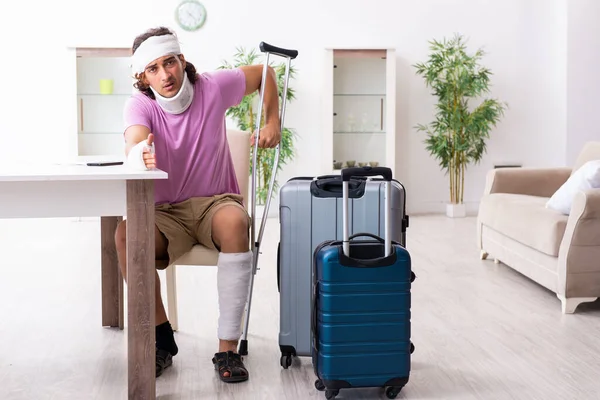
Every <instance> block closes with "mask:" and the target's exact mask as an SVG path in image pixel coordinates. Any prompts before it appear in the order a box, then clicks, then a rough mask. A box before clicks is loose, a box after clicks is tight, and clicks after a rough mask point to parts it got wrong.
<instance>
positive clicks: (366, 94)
mask: <svg viewBox="0 0 600 400" xmlns="http://www.w3.org/2000/svg"><path fill="white" fill-rule="evenodd" d="M333 95H334V96H335V97H385V94H380V93H334V94H333Z"/></svg>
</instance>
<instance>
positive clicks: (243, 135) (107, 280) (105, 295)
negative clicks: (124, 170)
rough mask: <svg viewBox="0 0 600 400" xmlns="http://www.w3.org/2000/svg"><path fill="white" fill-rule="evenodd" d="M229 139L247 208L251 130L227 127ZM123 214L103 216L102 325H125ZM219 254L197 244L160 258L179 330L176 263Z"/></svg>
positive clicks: (213, 261)
mask: <svg viewBox="0 0 600 400" xmlns="http://www.w3.org/2000/svg"><path fill="white" fill-rule="evenodd" d="M227 142H228V144H229V149H230V151H231V157H232V159H233V164H234V168H235V174H236V177H237V181H238V185H239V188H240V193H241V194H242V196H243V198H244V205H245V206H246V209H248V186H249V181H250V178H249V176H250V175H249V174H250V133H249V132H243V131H239V130H234V129H228V130H227ZM122 220H123V218H122V217H102V218H101V241H102V253H101V256H102V262H101V267H102V273H101V276H102V326H110V327H118V328H119V329H123V327H124V325H125V324H124V320H125V317H124V314H123V308H124V301H123V296H124V294H123V277H122V275H121V270H120V268H119V263H118V260H117V251H116V248H115V240H114V234H115V230H116V228H117V224H118V223H119V222H120V221H122ZM218 256H219V253H218V252H217V251H216V250H210V249H208V248H206V247H204V246H202V245H199V244H198V245H196V246H194V247H193V248H192V249H191V250H190V251H189V252H188V253H186V254H184V255H183V256H181V257H180V258H179V259H178V260H174V261H173V262H171V263H170V264H169V262H168V261H166V260H157V261H156V268H157V269H161V270H165V269H166V278H167V279H166V285H167V313H168V317H169V321H170V322H171V326H172V327H173V329H174V330H177V329H178V325H179V324H178V322H179V321H178V317H177V284H176V283H177V282H176V266H177V265H200V266H216V265H217V260H218Z"/></svg>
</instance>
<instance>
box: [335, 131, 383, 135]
mask: <svg viewBox="0 0 600 400" xmlns="http://www.w3.org/2000/svg"><path fill="white" fill-rule="evenodd" d="M333 133H334V134H336V135H346V134H354V135H385V132H382V131H333Z"/></svg>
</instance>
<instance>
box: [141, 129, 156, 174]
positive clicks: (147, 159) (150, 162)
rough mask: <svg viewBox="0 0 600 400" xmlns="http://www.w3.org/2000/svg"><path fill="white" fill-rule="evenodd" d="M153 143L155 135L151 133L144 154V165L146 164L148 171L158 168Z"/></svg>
mask: <svg viewBox="0 0 600 400" xmlns="http://www.w3.org/2000/svg"><path fill="white" fill-rule="evenodd" d="M153 143H154V135H153V134H152V133H151V134H149V135H148V139H147V140H146V147H145V148H144V152H143V153H142V158H143V159H144V164H146V168H148V169H152V168H156V154H155V153H154V151H153V147H152V144H153Z"/></svg>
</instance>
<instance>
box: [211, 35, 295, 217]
mask: <svg viewBox="0 0 600 400" xmlns="http://www.w3.org/2000/svg"><path fill="white" fill-rule="evenodd" d="M261 59H262V54H260V53H258V52H257V50H256V49H252V50H251V51H249V52H247V51H246V50H245V49H244V48H243V47H241V48H237V49H236V53H235V55H234V58H233V62H232V63H230V62H228V61H223V63H222V65H220V66H219V67H218V68H219V69H227V68H237V67H240V66H243V65H254V64H260V63H261V62H262V60H261ZM269 65H270V66H271V67H273V69H274V70H275V74H276V77H277V86H278V92H279V104H280V106H281V101H282V100H283V89H284V83H285V82H284V81H285V69H286V66H285V63H283V62H282V63H280V64H277V65H273V63H272V62H271V63H269ZM295 72H296V71H295V69H294V68H293V67H292V66H290V71H289V81H288V88H287V96H286V97H287V99H286V102H287V103H286V106H287V105H289V103H290V102H291V100H293V99H294V98H295V92H294V89H293V88H292V87H291V80H292V78H293V77H294V74H295ZM259 101H260V96H259V93H258V92H254V93H252V94H250V95H247V96H244V98H243V99H242V101H241V102H240V104H238V105H237V106H235V107H231V108H229V109H228V110H227V116H228V117H230V118H232V119H233V120H234V121H235V122H236V124H237V127H238V129H240V130H242V131H247V132H252V131H254V129H255V128H256V118H257V117H258V116H257V112H258V102H259ZM260 126H261V127H262V126H264V107H263V115H262V118H261V123H260ZM294 137H295V131H294V130H293V129H291V128H288V127H285V126H284V128H283V129H282V132H281V142H280V143H279V149H280V153H279V162H278V165H277V171H276V173H278V172H279V171H280V170H281V168H282V167H283V166H284V165H286V164H287V163H288V162H289V161H291V160H292V159H293V158H294V155H295V153H294V146H293V144H294ZM275 155H276V149H261V148H259V149H258V152H257V154H256V165H257V174H256V181H257V188H256V197H257V199H256V204H257V206H264V205H265V204H266V200H267V195H268V192H269V183H270V181H271V173H272V171H273V163H274V162H275ZM253 157H254V147H253V146H251V147H250V175H252V160H253ZM278 187H279V184H278V182H277V179H275V181H274V184H273V194H275V193H277V188H278ZM257 208H258V207H257Z"/></svg>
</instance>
